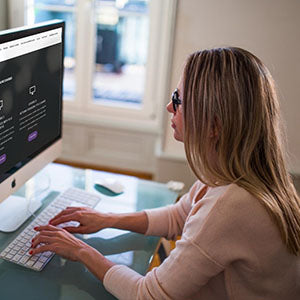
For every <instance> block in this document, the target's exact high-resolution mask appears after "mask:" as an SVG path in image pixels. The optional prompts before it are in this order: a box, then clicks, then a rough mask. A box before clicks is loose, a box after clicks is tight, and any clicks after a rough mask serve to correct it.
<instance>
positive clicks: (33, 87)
mask: <svg viewBox="0 0 300 300" xmlns="http://www.w3.org/2000/svg"><path fill="white" fill-rule="evenodd" d="M35 92H36V86H35V85H33V86H31V87H30V88H29V94H30V95H32V96H33V95H34V93H35Z"/></svg>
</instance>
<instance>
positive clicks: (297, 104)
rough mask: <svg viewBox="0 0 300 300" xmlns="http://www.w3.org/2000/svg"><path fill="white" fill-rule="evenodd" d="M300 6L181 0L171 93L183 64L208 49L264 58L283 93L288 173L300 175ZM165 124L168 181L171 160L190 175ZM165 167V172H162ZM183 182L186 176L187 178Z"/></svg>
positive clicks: (258, 0) (261, 0)
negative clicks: (241, 50) (233, 50)
mask: <svg viewBox="0 0 300 300" xmlns="http://www.w3.org/2000/svg"><path fill="white" fill-rule="evenodd" d="M299 12H300V1H298V0H289V1H282V0H252V1H245V0H244V1H241V0H224V1H219V0H179V1H178V10H177V21H176V32H175V41H174V52H173V53H174V54H173V65H172V71H171V86H170V93H171V91H172V90H173V89H174V88H175V87H176V84H177V82H178V79H179V76H180V73H181V71H182V67H183V62H184V60H185V58H186V57H187V55H188V54H190V53H191V52H194V51H196V50H199V49H203V48H210V47H218V46H229V45H230V46H239V47H243V48H246V49H248V50H250V51H251V52H253V53H254V54H256V55H257V56H258V57H259V58H261V59H262V60H263V61H264V62H265V63H266V65H267V66H268V68H269V69H270V71H271V73H272V75H273V76H274V78H275V80H276V82H277V85H278V90H279V96H280V102H281V109H282V113H283V118H284V119H285V122H286V129H287V138H288V146H289V151H290V163H289V169H290V171H292V172H294V173H300V138H299V127H300V118H299V116H298V114H299V112H300V101H299V99H298V98H299V95H300V82H299V79H300V40H299V38H298V37H299V28H300V18H299ZM169 124H170V122H169V119H167V120H166V130H165V136H164V139H163V141H162V153H163V156H164V157H169V158H168V159H165V158H163V157H162V158H161V159H160V160H162V161H163V163H160V162H159V161H158V165H157V176H156V178H157V179H159V180H162V181H164V180H166V178H168V177H170V176H172V174H174V172H175V173H176V171H175V170H174V168H171V171H170V172H168V171H167V169H168V168H166V166H165V165H166V162H168V163H169V165H172V159H173V160H174V157H175V158H176V159H175V160H176V163H175V162H174V164H176V165H178V164H180V158H181V166H180V168H178V170H177V172H179V173H182V172H183V171H182V170H183V169H185V170H186V168H187V167H186V165H185V163H184V151H183V147H182V145H180V144H179V143H178V142H176V141H174V139H173V132H172V128H170V125H169ZM162 166H163V167H162ZM183 180H185V179H184V177H183Z"/></svg>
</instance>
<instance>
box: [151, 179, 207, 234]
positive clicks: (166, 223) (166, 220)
mask: <svg viewBox="0 0 300 300" xmlns="http://www.w3.org/2000/svg"><path fill="white" fill-rule="evenodd" d="M203 186H204V185H203V183H201V182H200V181H196V182H195V183H194V184H193V186H192V187H191V188H190V190H189V192H188V193H186V194H185V195H183V196H182V197H181V198H180V200H179V201H178V202H177V203H176V204H174V205H169V206H166V207H162V208H156V209H149V210H145V212H146V214H147V217H148V221H149V225H148V229H147V231H146V235H155V236H162V237H166V238H167V239H176V237H177V236H178V235H181V233H182V229H183V226H184V223H185V221H186V218H187V216H188V214H189V212H190V210H191V207H192V202H193V199H194V198H195V197H196V195H197V193H198V192H199V190H200V189H201V188H202V187H203Z"/></svg>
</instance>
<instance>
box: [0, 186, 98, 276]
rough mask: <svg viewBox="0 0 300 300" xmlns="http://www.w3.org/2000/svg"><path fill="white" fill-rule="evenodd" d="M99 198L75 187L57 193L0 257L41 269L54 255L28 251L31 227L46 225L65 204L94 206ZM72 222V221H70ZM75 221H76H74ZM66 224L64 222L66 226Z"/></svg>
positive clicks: (34, 232)
mask: <svg viewBox="0 0 300 300" xmlns="http://www.w3.org/2000/svg"><path fill="white" fill-rule="evenodd" d="M100 200H101V198H100V196H98V195H95V194H92V193H88V192H86V191H84V190H81V189H77V188H69V189H67V190H66V191H65V192H63V193H61V194H59V195H58V196H57V197H56V198H55V199H54V200H53V201H52V202H51V203H50V204H49V205H48V206H47V207H46V208H45V209H44V210H43V211H42V212H41V213H40V214H39V215H38V216H37V217H36V218H35V219H34V220H33V221H32V222H31V223H30V224H29V225H28V226H27V227H26V228H25V229H24V230H23V231H22V232H21V233H20V234H19V235H18V236H17V237H16V238H15V239H14V240H13V241H12V242H11V243H10V244H9V245H8V246H7V247H6V248H5V249H4V250H3V251H2V252H1V254H0V258H3V259H5V260H8V261H11V262H13V263H16V264H19V265H22V266H24V267H27V268H30V269H33V270H36V271H41V270H42V269H43V268H44V267H45V265H46V264H47V263H48V262H49V261H50V259H51V258H52V257H53V256H54V253H53V252H50V251H48V252H43V253H39V254H36V255H30V254H29V253H28V251H29V249H30V246H31V240H32V239H33V237H34V236H35V235H36V234H37V232H36V231H35V230H34V229H33V228H34V227H36V226H39V225H46V224H48V222H49V221H50V220H51V219H52V218H53V217H55V216H56V215H57V214H58V213H59V212H60V211H61V210H63V209H65V208H66V207H67V206H87V207H92V208H93V207H95V206H96V205H97V203H98V202H99V201H100ZM71 223H72V222H71ZM76 223H77V222H76ZM66 225H67V224H64V226H66Z"/></svg>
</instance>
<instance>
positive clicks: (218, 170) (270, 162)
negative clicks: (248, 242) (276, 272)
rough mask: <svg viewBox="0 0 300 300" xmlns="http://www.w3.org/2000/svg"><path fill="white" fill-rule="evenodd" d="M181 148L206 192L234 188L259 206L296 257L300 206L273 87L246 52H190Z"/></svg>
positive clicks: (259, 64) (263, 69)
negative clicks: (204, 185)
mask: <svg viewBox="0 0 300 300" xmlns="http://www.w3.org/2000/svg"><path fill="white" fill-rule="evenodd" d="M183 116H184V144H185V151H186V156H187V159H188V162H189V164H190V166H191V168H192V170H193V172H194V173H195V175H196V176H197V177H198V178H199V179H200V180H201V181H202V182H204V183H206V184H207V185H209V186H220V185H226V184H231V183H236V184H237V185H238V186H240V187H242V188H244V189H245V190H247V191H248V192H249V193H251V194H252V195H254V196H255V197H256V198H257V199H258V200H260V201H261V203H262V204H263V205H264V206H265V208H266V209H267V211H268V212H269V213H270V215H271V216H272V218H273V220H274V221H275V223H276V225H277V227H278V228H279V231H280V234H281V237H282V240H283V242H284V244H285V245H286V246H287V248H288V250H289V251H290V252H291V253H293V254H295V255H299V252H300V200H299V196H298V195H297V192H296V190H295V188H294V185H293V183H292V179H291V177H290V175H289V174H288V172H287V168H286V163H285V157H284V155H285V153H286V151H285V149H284V147H283V146H284V144H285V143H284V142H283V136H284V135H283V134H282V132H283V130H282V128H281V126H282V122H281V120H280V111H279V102H278V99H277V95H276V91H275V86H274V81H273V79H272V76H271V74H270V72H269V71H268V69H267V68H266V67H265V66H264V64H263V63H262V62H261V61H260V60H259V59H258V58H257V57H256V56H254V55H253V54H251V53H250V52H248V51H246V50H243V49H240V48H234V47H228V48H215V49H210V50H203V51H199V52H195V53H193V54H192V55H190V56H189V57H188V59H187V62H186V65H185V68H184V76H183Z"/></svg>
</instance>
